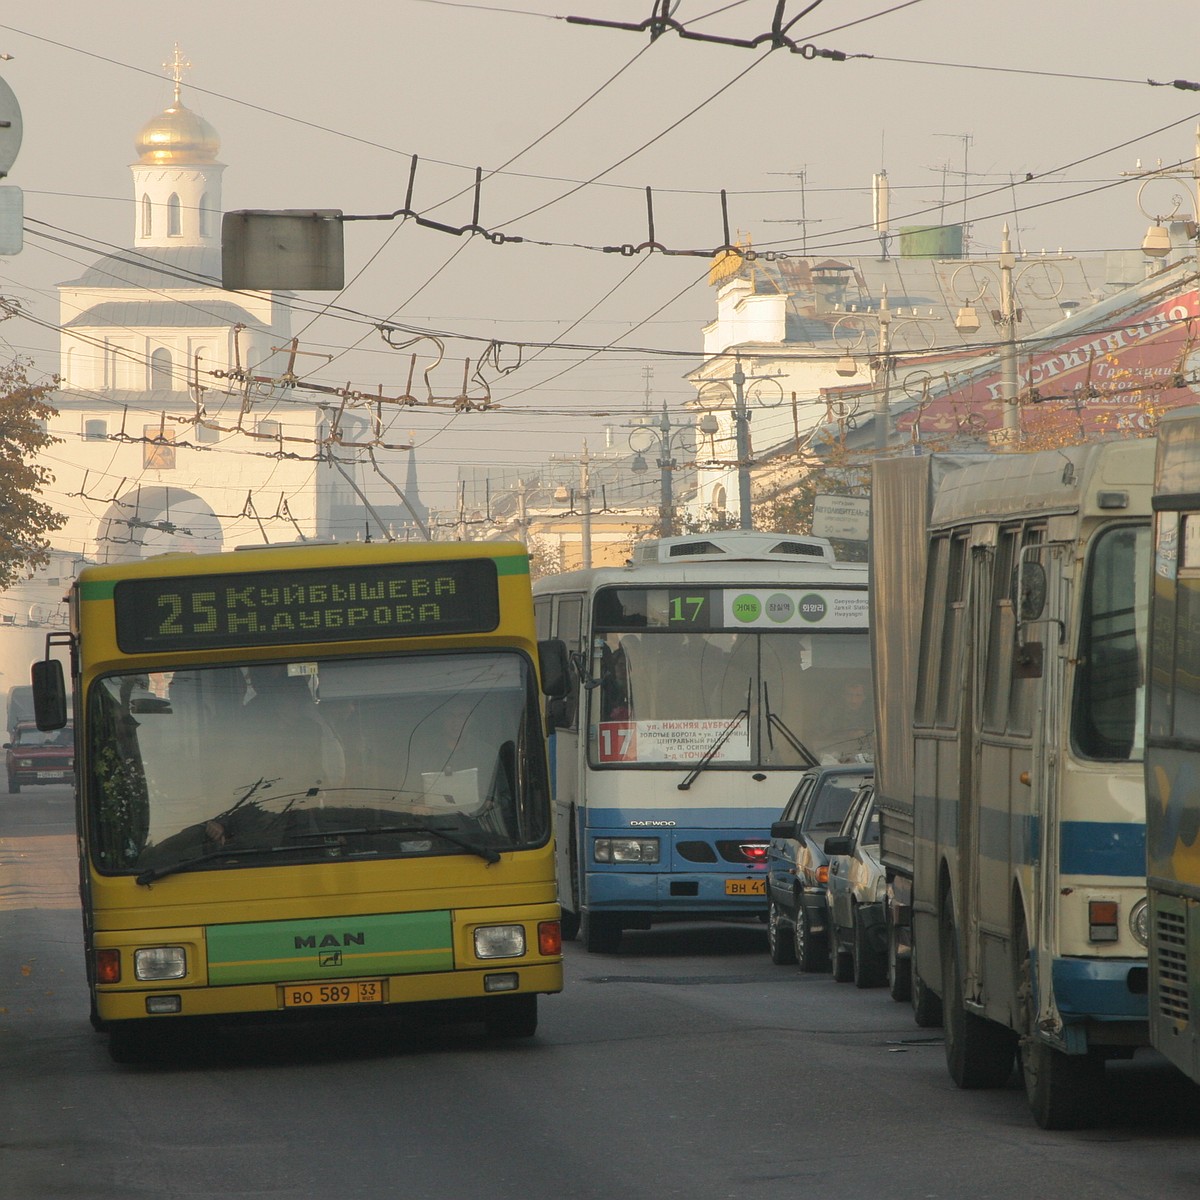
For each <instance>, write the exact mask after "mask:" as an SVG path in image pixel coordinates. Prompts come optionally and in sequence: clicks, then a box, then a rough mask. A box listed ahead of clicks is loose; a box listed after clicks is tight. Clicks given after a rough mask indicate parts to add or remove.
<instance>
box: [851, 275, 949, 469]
mask: <svg viewBox="0 0 1200 1200" xmlns="http://www.w3.org/2000/svg"><path fill="white" fill-rule="evenodd" d="M936 320H937V318H936V317H935V316H933V315H932V313H931V314H930V315H928V316H925V317H922V316H918V315H917V310H916V309H915V308H914V309H913V310H912V313H911V315H909V314H906V313H904V312H903V311H901V310H896V309H893V308H892V307H891V306H890V305H889V303H888V290H887V287H886V286H885V287H884V288H883V289H882V290H881V291H880V295H879V311H878V312H861V313H859V312H855V313H847V314H846V315H845V316H844V317H839V318H838V320H837V321H836V322H835V323H834V326H833V330H832V333H833V338H834V340H835V341H836V342H837V343H838V344H839V345H840V346H841V349H842V355H841V357H840V358H839V359H838V361H837V363H836V364H835V366H834V370H835V371H837V373H838V374H839V375H842V376H847V377H848V376H852V375H856V374H857V373H858V364H857V363H856V361H855V358H854V351H855V350H858V351H859V352H860V353H863V354H869V353H870V350H869V348H868V342H869V339H870V336H871V334H874V335H875V351H874V359H873V360H872V362H871V366H872V368H873V369H874V373H875V379H874V393H875V449H876V450H879V451H883V450H885V449H887V445H888V442H889V441H890V433H891V430H890V424H891V403H890V393H891V386H892V375H893V374H894V373H895V369H896V363H895V354H894V352H893V339H894V336H895V335H899V334H900V332H901V330H905V331H906V332H905V335H904V339H903V340H904V342H905V344H906V347H907V348H909V349H913V348H914V346H915V347H916V348H919V349H921V350H928V349H929V348H930V347H931V346H932V345H933V341H934V332H933V329H932V324H933V322H934V321H936ZM910 328H911V329H914V330H916V331H917V336H916V338H915V339H914V338H913V337H912V335H911V334H909V333H907V330H909V329H910Z"/></svg>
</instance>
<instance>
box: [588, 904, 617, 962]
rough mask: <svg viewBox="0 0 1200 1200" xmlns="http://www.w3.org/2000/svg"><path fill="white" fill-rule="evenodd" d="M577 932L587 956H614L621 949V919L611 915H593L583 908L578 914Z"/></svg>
mask: <svg viewBox="0 0 1200 1200" xmlns="http://www.w3.org/2000/svg"><path fill="white" fill-rule="evenodd" d="M579 932H580V936H581V937H582V938H583V948H584V949H585V950H586V951H587V952H588V953H589V954H616V952H617V951H618V950H619V949H620V948H621V919H620V918H619V917H614V916H613V915H612V913H594V912H591V911H589V910H588V909H586V908H585V909H584V910H583V912H582V913H581V914H580V923H579Z"/></svg>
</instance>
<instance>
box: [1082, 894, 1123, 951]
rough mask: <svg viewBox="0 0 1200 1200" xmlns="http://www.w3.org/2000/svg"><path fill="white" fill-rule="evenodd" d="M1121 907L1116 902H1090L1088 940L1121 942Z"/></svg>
mask: <svg viewBox="0 0 1200 1200" xmlns="http://www.w3.org/2000/svg"><path fill="white" fill-rule="evenodd" d="M1120 907H1121V906H1120V905H1119V904H1118V903H1117V902H1116V901H1115V900H1089V901H1088V939H1089V941H1093V942H1115V941H1119V940H1120V936H1121V934H1120V930H1119V928H1118V919H1119V916H1120Z"/></svg>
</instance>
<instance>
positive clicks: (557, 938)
mask: <svg viewBox="0 0 1200 1200" xmlns="http://www.w3.org/2000/svg"><path fill="white" fill-rule="evenodd" d="M538 953H539V954H545V955H550V956H553V955H556V954H561V953H562V926H561V925H560V924H559V923H558V922H557V921H539V922H538Z"/></svg>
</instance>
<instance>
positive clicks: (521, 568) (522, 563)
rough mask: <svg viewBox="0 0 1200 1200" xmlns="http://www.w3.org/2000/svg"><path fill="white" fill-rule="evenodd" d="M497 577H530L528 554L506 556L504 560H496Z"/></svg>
mask: <svg viewBox="0 0 1200 1200" xmlns="http://www.w3.org/2000/svg"><path fill="white" fill-rule="evenodd" d="M494 561H495V563H496V574H497V575H528V574H529V555H528V554H506V555H505V556H504V557H503V558H497V559H495V560H494Z"/></svg>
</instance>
